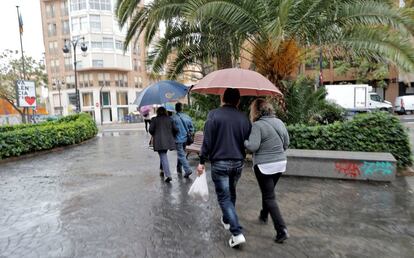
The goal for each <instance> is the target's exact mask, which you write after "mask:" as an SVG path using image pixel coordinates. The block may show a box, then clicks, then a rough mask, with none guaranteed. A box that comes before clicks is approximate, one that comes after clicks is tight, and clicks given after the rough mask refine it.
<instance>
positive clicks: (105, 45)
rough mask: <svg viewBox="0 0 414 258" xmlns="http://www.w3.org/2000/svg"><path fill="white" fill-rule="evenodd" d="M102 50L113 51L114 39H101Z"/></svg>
mask: <svg viewBox="0 0 414 258" xmlns="http://www.w3.org/2000/svg"><path fill="white" fill-rule="evenodd" d="M103 48H107V49H113V48H114V38H109V37H104V38H103Z"/></svg>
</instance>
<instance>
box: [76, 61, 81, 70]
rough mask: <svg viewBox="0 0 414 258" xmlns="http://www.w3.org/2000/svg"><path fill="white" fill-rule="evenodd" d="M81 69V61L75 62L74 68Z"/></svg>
mask: <svg viewBox="0 0 414 258" xmlns="http://www.w3.org/2000/svg"><path fill="white" fill-rule="evenodd" d="M82 67H83V63H82V61H76V68H77V69H79V68H82Z"/></svg>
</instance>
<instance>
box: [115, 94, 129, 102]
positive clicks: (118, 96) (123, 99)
mask: <svg viewBox="0 0 414 258" xmlns="http://www.w3.org/2000/svg"><path fill="white" fill-rule="evenodd" d="M116 103H117V104H118V105H128V93H127V92H117V93H116Z"/></svg>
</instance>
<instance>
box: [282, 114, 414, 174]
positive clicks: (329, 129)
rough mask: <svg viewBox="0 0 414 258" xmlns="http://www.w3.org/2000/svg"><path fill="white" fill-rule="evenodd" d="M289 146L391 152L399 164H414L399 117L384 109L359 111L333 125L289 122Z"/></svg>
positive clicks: (403, 165)
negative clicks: (293, 123)
mask: <svg viewBox="0 0 414 258" xmlns="http://www.w3.org/2000/svg"><path fill="white" fill-rule="evenodd" d="M288 131H289V135H290V139H291V142H290V148H294V149H311V150H342V151H364V152H390V153H391V154H392V155H394V157H395V158H396V159H397V165H398V167H400V168H401V167H406V166H410V165H411V164H412V158H411V149H410V142H409V138H408V134H407V132H406V130H405V129H404V127H403V126H402V125H401V123H400V121H399V119H398V118H397V117H395V116H393V115H391V114H388V113H385V112H374V113H367V114H360V115H357V116H355V117H354V119H353V120H351V121H346V122H336V123H334V124H330V125H320V126H306V125H290V126H288Z"/></svg>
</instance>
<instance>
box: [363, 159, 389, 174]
mask: <svg viewBox="0 0 414 258" xmlns="http://www.w3.org/2000/svg"><path fill="white" fill-rule="evenodd" d="M393 168H394V167H393V165H392V163H391V162H388V161H376V162H368V161H364V164H363V165H362V166H361V171H362V172H363V173H364V175H366V176H372V175H374V174H381V175H384V176H385V175H391V174H392V172H393Z"/></svg>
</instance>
